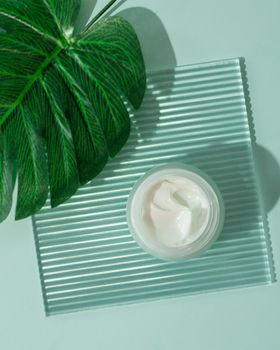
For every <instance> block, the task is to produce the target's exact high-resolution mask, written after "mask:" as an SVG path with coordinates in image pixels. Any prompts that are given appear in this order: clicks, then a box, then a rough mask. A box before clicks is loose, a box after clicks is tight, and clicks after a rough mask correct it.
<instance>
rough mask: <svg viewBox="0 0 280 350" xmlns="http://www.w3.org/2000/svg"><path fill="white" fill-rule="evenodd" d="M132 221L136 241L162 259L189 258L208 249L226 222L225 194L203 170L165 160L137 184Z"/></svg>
mask: <svg viewBox="0 0 280 350" xmlns="http://www.w3.org/2000/svg"><path fill="white" fill-rule="evenodd" d="M127 222H128V226H129V229H130V232H131V233H132V235H133V237H134V238H135V240H136V242H137V243H138V244H139V245H140V246H141V247H142V248H143V249H144V250H146V251H147V252H149V253H150V254H152V255H154V256H156V257H159V258H162V259H172V260H178V259H186V258H190V257H193V256H198V255H199V254H201V253H202V252H203V251H205V250H206V249H208V248H209V247H210V246H211V245H212V244H213V242H214V241H215V240H216V239H217V237H218V235H219V234H220V232H221V230H222V227H223V222H224V206H223V201H222V197H221V194H220V192H219V190H218V188H217V186H216V185H215V184H214V183H213V181H212V180H211V179H210V178H209V177H208V176H207V175H206V174H204V173H203V172H202V171H201V170H199V169H196V168H194V167H192V166H186V165H180V164H176V165H173V164H171V165H166V166H161V167H157V168H154V169H152V170H150V171H149V172H147V173H146V174H145V176H143V177H142V178H141V179H139V181H138V182H137V183H136V184H135V186H134V187H133V190H132V191H131V193H130V196H129V199H128V203H127Z"/></svg>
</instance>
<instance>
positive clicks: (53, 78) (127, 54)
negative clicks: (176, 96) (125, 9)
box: [0, 0, 146, 221]
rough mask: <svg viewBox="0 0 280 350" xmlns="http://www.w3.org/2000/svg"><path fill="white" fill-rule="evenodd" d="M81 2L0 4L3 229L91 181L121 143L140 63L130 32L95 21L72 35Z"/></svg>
mask: <svg viewBox="0 0 280 350" xmlns="http://www.w3.org/2000/svg"><path fill="white" fill-rule="evenodd" d="M79 7H80V0H60V1H57V0H20V1H18V0H0V171H1V172H0V221H3V220H4V219H5V218H6V217H7V215H8V214H9V211H10V208H11V204H12V192H13V188H12V187H13V186H12V173H13V171H12V170H13V167H14V166H15V167H16V169H17V174H18V197H17V208H16V219H22V218H26V217H28V216H29V215H32V214H34V213H35V212H37V211H38V210H40V208H41V207H42V206H43V205H44V203H45V201H46V198H47V195H48V191H49V190H50V194H51V204H52V206H53V207H54V206H57V205H59V204H61V203H63V202H64V201H66V200H67V199H68V198H70V197H71V196H72V195H73V194H74V193H75V192H76V190H77V188H78V187H79V186H80V185H82V184H85V183H86V182H88V181H90V180H91V179H93V178H94V177H95V176H96V175H97V174H98V173H99V172H100V171H101V170H102V169H103V168H104V166H105V164H106V163H107V161H108V159H110V158H112V157H114V156H115V155H116V154H117V153H118V152H119V151H120V149H121V148H122V146H123V145H124V143H125V142H126V140H127V138H128V136H129V132H130V120H129V115H128V111H127V108H126V102H130V104H131V105H132V106H133V107H134V108H135V109H138V108H139V106H140V105H141V102H142V99H143V95H144V92H145V87H146V76H145V67H144V61H143V57H142V53H141V49H140V45H139V42H138V39H137V36H136V34H135V32H134V30H133V28H132V27H131V25H130V24H129V23H128V22H127V21H125V20H124V19H122V18H120V17H109V18H106V19H99V20H98V21H97V22H96V23H94V25H92V26H90V27H89V28H87V29H86V30H85V31H84V32H82V33H80V34H79V35H78V36H76V37H74V36H73V28H74V23H75V20H76V17H77V14H78V10H79Z"/></svg>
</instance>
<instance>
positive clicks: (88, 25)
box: [84, 0, 118, 32]
mask: <svg viewBox="0 0 280 350" xmlns="http://www.w3.org/2000/svg"><path fill="white" fill-rule="evenodd" d="M117 1H118V0H111V1H110V2H109V3H108V4H107V5H106V6H105V7H103V9H102V10H101V11H100V12H99V13H98V14H97V15H96V16H95V17H93V19H92V20H91V21H90V22H89V23H88V24H87V25H86V27H85V30H84V32H86V31H88V30H89V29H90V27H91V26H92V25H93V24H94V23H95V22H96V21H98V20H99V18H100V17H102V16H103V15H104V13H106V12H107V11H108V10H109V9H110V8H111V7H112V6H113V5H114V3H115V2H117Z"/></svg>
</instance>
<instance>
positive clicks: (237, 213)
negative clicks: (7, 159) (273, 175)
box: [33, 59, 275, 315]
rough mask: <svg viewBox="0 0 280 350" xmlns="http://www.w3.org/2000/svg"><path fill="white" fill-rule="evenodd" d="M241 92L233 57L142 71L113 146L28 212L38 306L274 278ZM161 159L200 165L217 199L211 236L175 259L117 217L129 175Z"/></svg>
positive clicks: (63, 307) (241, 74) (118, 300)
mask: <svg viewBox="0 0 280 350" xmlns="http://www.w3.org/2000/svg"><path fill="white" fill-rule="evenodd" d="M248 102H249V101H248V97H247V92H246V77H245V69H244V64H243V61H242V60H239V59H233V60H225V61H219V62H212V63H206V64H199V65H190V66H184V67H177V68H175V69H174V70H168V71H162V72H156V73H151V74H149V79H148V90H147V94H146V97H145V100H144V103H143V106H142V108H141V110H140V111H139V112H138V113H137V114H136V115H134V116H132V124H133V126H132V132H131V137H130V139H129V141H128V143H127V145H126V146H125V147H124V149H123V150H122V151H121V152H120V154H119V155H118V156H117V157H116V158H115V159H114V160H113V161H111V162H110V163H109V164H108V165H107V167H106V168H105V170H104V171H103V172H102V174H101V175H100V176H98V178H96V179H95V180H94V181H93V182H92V184H88V185H86V186H84V187H83V188H81V189H80V190H79V191H78V193H77V194H76V195H75V196H74V197H73V198H72V199H71V200H70V201H68V202H67V203H66V204H63V205H61V206H60V207H59V208H57V209H50V207H49V202H48V203H47V205H46V206H45V207H44V208H43V209H42V210H41V211H40V212H39V213H38V214H37V215H36V216H34V218H33V223H34V233H35V241H36V246H37V253H38V262H39V268H40V274H41V281H42V290H43V298H44V302H45V308H46V314H47V315H53V314H57V313H64V312H70V311H78V310H82V309H87V308H95V307H104V306H110V305H115V304H123V303H134V302H138V301H147V300H150V299H161V298H167V297H175V296H182V295H187V294H193V293H202V292H206V291H213V290H224V289H228V288H236V287H241V286H249V285H259V284H268V283H271V282H273V281H274V278H275V277H274V272H273V265H272V256H271V250H270V242H269V237H268V232H267V227H266V221H265V215H264V213H263V211H262V205H261V202H260V199H259V194H258V192H259V191H258V185H257V181H256V172H255V166H254V156H253V150H252V147H253V144H254V140H252V139H251V135H252V138H254V136H253V131H252V125H249V124H251V123H249V120H250V116H249V117H248V114H249V103H248ZM250 127H251V131H250ZM171 161H173V162H174V161H175V162H183V163H188V164H193V165H195V166H197V167H199V168H201V169H202V170H204V171H205V172H207V173H208V174H209V175H210V176H211V177H212V178H213V179H214V180H215V181H216V183H217V185H218V186H219V188H220V190H221V192H222V195H223V198H224V201H225V207H226V221H225V226H224V230H223V232H222V235H221V236H220V238H219V240H218V241H217V242H216V243H215V245H214V246H213V247H212V248H211V249H210V250H209V251H208V252H206V253H205V254H204V255H203V256H201V257H199V258H195V259H191V260H189V261H183V262H166V261H161V260H158V259H156V258H153V257H152V256H150V255H148V254H147V253H145V252H144V251H143V250H141V248H139V247H138V246H137V244H136V243H135V242H134V240H133V238H132V236H131V234H130V232H129V230H128V227H127V222H126V202H127V198H128V195H129V192H130V190H131V188H132V186H133V185H134V183H135V182H136V181H137V180H138V179H139V177H140V176H142V175H143V174H144V173H145V172H146V171H147V170H149V169H151V168H152V167H154V166H156V165H163V164H166V163H168V162H171Z"/></svg>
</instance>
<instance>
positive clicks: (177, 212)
mask: <svg viewBox="0 0 280 350" xmlns="http://www.w3.org/2000/svg"><path fill="white" fill-rule="evenodd" d="M142 208H143V212H145V213H146V222H147V223H148V225H149V227H150V229H151V232H153V233H154V234H155V235H156V238H157V240H158V241H159V242H160V243H162V244H163V245H165V246H168V247H178V246H182V245H186V244H189V243H191V242H193V241H195V240H196V239H197V238H199V236H200V235H201V234H203V232H204V230H205V227H206V225H207V223H208V221H209V213H210V203H209V201H208V199H207V196H206V194H205V193H204V191H203V190H202V189H201V188H200V187H199V186H198V185H197V184H196V183H194V182H193V181H191V180H189V179H186V178H183V177H180V176H171V175H170V176H165V177H164V178H163V179H160V180H159V181H158V182H157V183H155V185H154V186H153V187H152V188H150V190H149V192H148V193H147V195H146V196H143V203H142Z"/></svg>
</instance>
